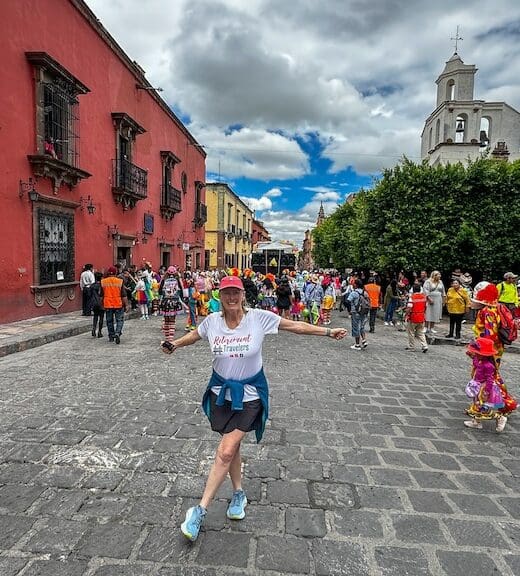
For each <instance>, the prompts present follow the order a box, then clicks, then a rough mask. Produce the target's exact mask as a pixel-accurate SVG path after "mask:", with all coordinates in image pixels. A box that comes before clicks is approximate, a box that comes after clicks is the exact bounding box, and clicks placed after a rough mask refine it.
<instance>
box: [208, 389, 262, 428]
mask: <svg viewBox="0 0 520 576" xmlns="http://www.w3.org/2000/svg"><path fill="white" fill-rule="evenodd" d="M216 402H217V395H216V394H213V392H211V393H210V403H211V404H210V406H211V407H210V422H211V429H212V430H214V431H215V432H218V433H219V434H227V433H228V432H233V430H241V431H242V432H251V431H252V430H256V428H257V427H258V425H259V424H260V422H261V418H262V410H263V407H262V401H261V400H251V401H250V402H244V404H243V406H244V408H243V410H232V409H231V402H230V401H229V400H225V401H224V406H217V404H216Z"/></svg>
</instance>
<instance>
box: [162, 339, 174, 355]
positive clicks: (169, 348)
mask: <svg viewBox="0 0 520 576" xmlns="http://www.w3.org/2000/svg"><path fill="white" fill-rule="evenodd" d="M161 350H162V351H163V352H164V353H165V354H173V353H174V352H175V346H174V344H172V343H171V342H168V341H167V340H165V341H163V342H161Z"/></svg>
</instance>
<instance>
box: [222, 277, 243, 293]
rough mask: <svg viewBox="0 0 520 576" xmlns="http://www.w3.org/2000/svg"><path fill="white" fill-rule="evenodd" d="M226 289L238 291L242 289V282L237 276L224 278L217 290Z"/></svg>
mask: <svg viewBox="0 0 520 576" xmlns="http://www.w3.org/2000/svg"><path fill="white" fill-rule="evenodd" d="M226 288H238V289H239V290H243V289H244V285H243V284H242V280H240V278H238V277H237V276H224V278H222V280H221V281H220V284H219V290H225V289H226Z"/></svg>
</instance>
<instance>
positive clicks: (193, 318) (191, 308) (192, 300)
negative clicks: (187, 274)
mask: <svg viewBox="0 0 520 576" xmlns="http://www.w3.org/2000/svg"><path fill="white" fill-rule="evenodd" d="M184 284H185V286H187V289H188V320H187V322H186V327H185V328H184V330H186V331H189V330H195V329H196V328H197V300H198V297H199V296H200V295H199V293H198V292H197V290H195V285H194V283H193V280H192V279H191V278H188V279H187V280H186V281H185V283H184Z"/></svg>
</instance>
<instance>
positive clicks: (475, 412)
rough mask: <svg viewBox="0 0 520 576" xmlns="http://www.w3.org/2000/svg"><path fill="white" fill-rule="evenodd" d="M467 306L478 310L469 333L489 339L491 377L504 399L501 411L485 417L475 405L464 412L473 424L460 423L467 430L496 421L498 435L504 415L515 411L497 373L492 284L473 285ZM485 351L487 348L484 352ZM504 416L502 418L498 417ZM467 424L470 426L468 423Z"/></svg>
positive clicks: (499, 346) (495, 293)
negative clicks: (489, 421) (492, 373)
mask: <svg viewBox="0 0 520 576" xmlns="http://www.w3.org/2000/svg"><path fill="white" fill-rule="evenodd" d="M471 307H472V308H473V309H476V310H478V312H477V316H476V319H475V325H474V326H473V332H474V334H475V336H476V337H477V342H478V341H479V339H481V338H484V339H486V340H490V341H491V343H492V345H493V350H492V352H493V354H492V358H493V362H494V364H495V371H494V375H493V378H494V380H495V382H496V383H497V385H498V387H499V388H500V391H501V393H502V397H503V400H504V406H503V408H500V409H499V410H498V411H495V412H491V415H488V416H487V417H486V414H485V413H484V412H483V411H482V410H479V406H478V404H476V403H475V402H474V403H473V404H472V405H471V406H470V408H468V409H467V410H466V413H467V414H468V415H469V416H471V417H472V418H475V420H474V421H471V420H468V421H466V422H464V424H465V425H466V426H468V427H470V428H480V427H481V425H480V422H479V420H482V419H487V420H489V419H493V418H497V414H498V420H497V430H498V431H499V432H501V431H502V430H503V429H504V426H505V425H506V422H507V415H508V414H509V413H511V412H513V411H514V410H516V408H517V405H518V404H517V401H516V400H515V399H514V398H513V397H512V396H511V395H510V394H509V393H508V391H507V387H506V385H505V383H504V380H503V378H502V376H501V374H500V364H501V361H502V356H503V354H504V344H503V343H502V341H501V340H500V338H499V336H498V334H499V329H500V324H501V320H500V313H499V311H498V289H497V287H496V286H495V284H491V283H490V282H480V283H479V284H477V285H476V286H475V290H474V297H473V298H472V299H471ZM487 350H488V351H489V349H487ZM502 416H503V417H504V419H502V418H501V417H502ZM470 423H471V424H470Z"/></svg>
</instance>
